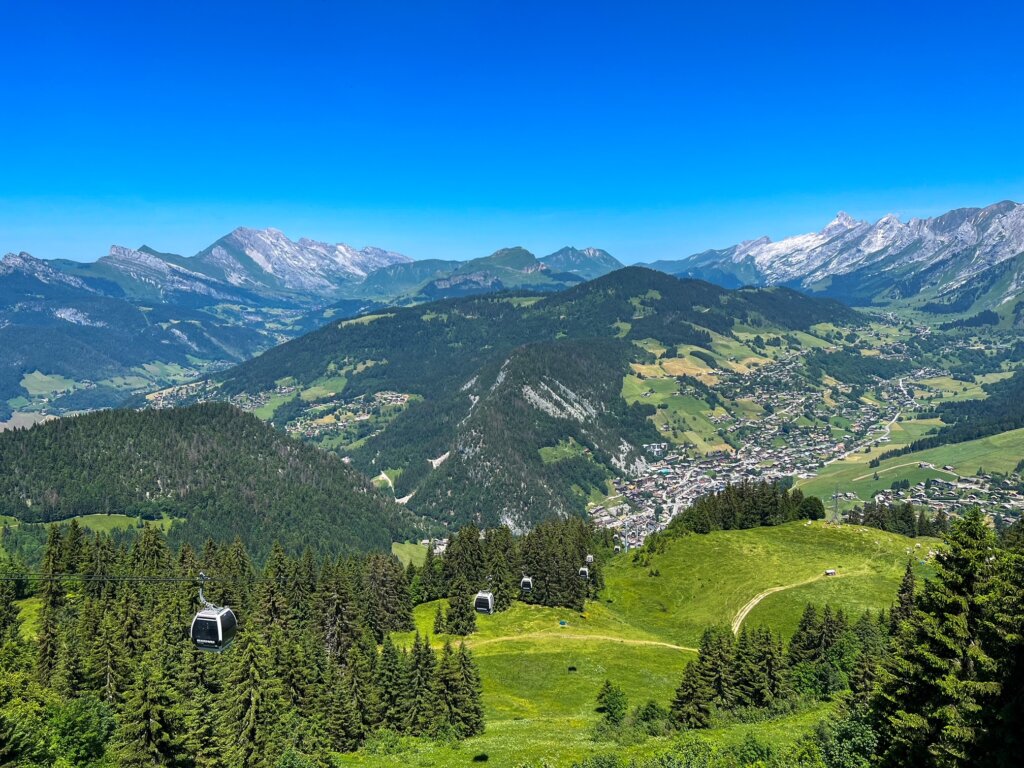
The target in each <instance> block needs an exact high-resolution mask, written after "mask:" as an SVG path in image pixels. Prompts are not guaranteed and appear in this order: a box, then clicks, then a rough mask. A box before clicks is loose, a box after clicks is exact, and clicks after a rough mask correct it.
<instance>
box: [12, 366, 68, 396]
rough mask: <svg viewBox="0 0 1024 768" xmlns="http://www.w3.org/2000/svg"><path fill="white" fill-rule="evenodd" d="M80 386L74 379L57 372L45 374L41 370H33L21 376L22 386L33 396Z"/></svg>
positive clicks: (66, 390) (65, 390)
mask: <svg viewBox="0 0 1024 768" xmlns="http://www.w3.org/2000/svg"><path fill="white" fill-rule="evenodd" d="M77 387H78V383H77V382H76V381H75V380H74V379H67V378H65V377H63V376H58V375H57V374H52V375H49V374H45V373H43V372H41V371H32V373H26V374H25V375H24V376H22V377H21V388H22V389H24V390H25V391H26V392H28V393H29V395H31V396H32V397H36V396H38V395H51V394H53V393H55V392H70V391H72V390H73V389H76V388H77Z"/></svg>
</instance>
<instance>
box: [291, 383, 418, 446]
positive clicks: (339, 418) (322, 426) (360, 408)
mask: <svg viewBox="0 0 1024 768" xmlns="http://www.w3.org/2000/svg"><path fill="white" fill-rule="evenodd" d="M408 403H409V395H407V394H403V393H401V392H390V391H385V392H375V393H373V394H372V395H359V396H358V397H355V398H352V399H350V400H343V399H340V398H338V399H334V400H329V401H327V402H318V403H317V404H316V405H313V406H311V407H310V408H308V409H306V410H305V411H303V412H302V414H301V415H299V417H298V418H296V419H294V420H292V421H289V422H288V424H286V425H285V431H287V432H288V434H290V435H295V436H298V437H302V438H305V439H307V440H322V439H323V438H325V437H331V436H333V435H340V434H344V433H345V432H348V431H350V430H352V429H353V428H355V427H358V425H359V424H361V423H363V422H369V421H372V420H373V419H374V418H375V417H379V416H381V415H382V414H389V415H392V416H395V415H397V414H398V413H399V412H400V411H401V410H402V409H404V408H405V406H406V405H408Z"/></svg>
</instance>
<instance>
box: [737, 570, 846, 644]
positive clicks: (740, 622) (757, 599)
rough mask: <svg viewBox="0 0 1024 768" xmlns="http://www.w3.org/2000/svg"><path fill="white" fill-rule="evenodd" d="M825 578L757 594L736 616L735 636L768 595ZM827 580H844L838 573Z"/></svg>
mask: <svg viewBox="0 0 1024 768" xmlns="http://www.w3.org/2000/svg"><path fill="white" fill-rule="evenodd" d="M824 578H826V577H825V576H824V575H822V576H815V577H814V578H813V579H805V580H804V581H798V582H797V583H796V584H783V585H782V586H781V587H772V588H771V589H766V590H765V591H764V592H759V593H757V594H756V595H754V596H753V597H752V598H750V600H748V601H747V604H746V605H744V606H743V607H742V608H740V610H739V613H737V614H736V618H734V619H733V620H732V632H733V634H734V635H735V634H739V631H740V627H741V626H742V625H743V620H744V619H745V618H747V614H749V613H750V612H751V611H752V610H754V609H755V608H756V607H757V604H758V603H760V602H761V601H762V600H764V599H765V598H766V597H768V595H774V594H775V593H776V592H782V591H783V590H785V589H793V588H794V587H802V586H804V585H805V584H811V583H813V582H815V581H821V580H822V579H824ZM827 578H830V579H839V578H842V575H841V574H838V573H837V574H836V575H835V576H829V577H827Z"/></svg>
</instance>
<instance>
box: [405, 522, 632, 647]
mask: <svg viewBox="0 0 1024 768" xmlns="http://www.w3.org/2000/svg"><path fill="white" fill-rule="evenodd" d="M611 537H612V535H611V533H610V532H609V531H605V530H600V531H599V530H597V529H595V528H594V527H593V526H591V525H590V524H588V523H586V522H584V521H583V520H582V519H579V518H569V519H566V520H549V521H547V522H544V523H541V524H540V525H538V526H537V527H536V528H534V529H533V530H531V531H530V532H529V533H527V534H526V535H525V536H520V537H516V536H513V535H512V532H511V531H510V530H509V529H508V528H507V527H504V526H502V527H499V528H491V529H489V530H487V531H486V532H484V533H481V531H480V529H478V528H477V527H476V526H473V525H468V526H465V527H463V528H461V529H460V530H459V532H458V533H457V534H455V535H454V536H453V537H452V539H451V541H450V542H449V544H448V547H447V549H446V550H445V552H444V553H443V554H442V555H440V556H435V555H434V553H433V550H430V551H429V552H428V553H427V560H426V562H425V563H424V564H423V567H422V568H420V569H413V575H412V576H411V579H410V581H411V591H412V596H413V601H414V602H416V603H425V602H429V601H431V600H437V599H439V598H445V597H447V598H448V599H449V603H451V605H450V606H449V611H452V610H458V609H461V606H458V607H456V606H455V603H454V601H458V600H461V599H462V597H463V596H464V595H470V594H471V593H474V592H476V591H477V590H486V591H489V592H491V593H492V594H493V595H494V610H495V611H496V612H497V611H503V610H505V609H507V608H508V607H509V606H510V605H511V604H512V600H513V599H517V600H521V601H523V602H525V603H529V604H531V605H544V606H548V607H558V606H560V607H564V608H572V609H574V610H577V611H582V610H583V606H584V601H585V600H587V599H589V598H593V597H596V596H597V593H598V592H599V591H600V590H601V588H602V587H603V586H604V577H603V575H602V569H601V563H602V561H603V560H604V558H605V557H607V556H608V554H609V553H610V552H611V548H612V546H613V542H612V538H611ZM588 555H589V556H590V561H589V562H588V560H587V556H588ZM583 567H586V568H587V574H586V578H581V575H580V569H581V568H583ZM524 577H528V578H529V579H530V587H529V590H528V591H524V589H523V585H522V579H523V578H524ZM439 610H443V609H439ZM438 626H448V625H447V624H443V625H438ZM450 634H468V632H462V631H460V632H454V633H450Z"/></svg>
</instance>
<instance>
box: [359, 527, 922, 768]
mask: <svg viewBox="0 0 1024 768" xmlns="http://www.w3.org/2000/svg"><path fill="white" fill-rule="evenodd" d="M416 546H417V545H410V544H397V545H394V548H395V552H396V554H398V555H399V556H400V557H402V556H403V553H406V552H408V551H409V549H410V548H413V547H416ZM913 546H914V542H912V541H911V540H909V539H905V538H903V537H900V536H895V535H893V534H887V533H883V532H881V531H876V530H873V529H867V528H859V527H856V526H844V527H842V528H835V527H832V526H827V525H825V524H824V523H820V522H818V523H814V524H813V525H809V526H805V525H804V524H803V523H791V524H787V525H783V526H779V527H776V528H756V529H753V530H747V531H721V532H716V533H712V534H709V535H707V536H696V535H694V536H688V537H684V538H682V539H678V540H675V541H673V542H670V543H669V545H668V547H667V549H666V551H665V552H664V553H663V554H660V555H653V556H652V557H651V562H650V564H649V565H648V566H645V567H640V566H637V565H634V564H633V562H632V556H631V555H629V554H625V555H619V556H617V557H614V558H612V559H611V561H610V562H608V563H606V565H605V582H606V588H605V591H604V592H603V594H602V599H601V600H600V601H596V602H591V603H588V605H587V607H586V610H585V612H584V613H582V614H580V613H576V612H574V611H570V610H565V609H553V608H540V607H536V606H528V605H525V604H522V603H515V604H513V606H512V608H511V609H509V610H508V611H506V612H504V613H500V614H495V615H493V616H484V615H481V616H478V617H477V627H478V630H477V632H476V633H475V634H473V635H471V636H470V637H469V638H468V640H467V645H468V646H469V648H470V649H471V650H472V652H473V655H474V657H475V659H476V660H477V662H478V664H479V666H480V672H481V676H482V679H483V685H484V706H485V709H486V713H487V731H486V733H484V734H483V735H482V736H478V737H475V738H473V739H469V740H468V741H466V742H463V743H462V744H458V745H454V746H445V745H436V744H431V743H429V742H419V741H413V742H410V743H409V744H408V745H407V749H406V750H404V751H402V752H401V753H400V754H396V755H371V754H367V753H366V752H361V753H358V754H355V755H345V756H342V757H341V764H342V765H366V766H381V767H385V766H386V767H391V766H395V767H396V768H397V767H398V766H411V767H418V766H470V765H473V764H479V763H481V762H484V761H487V762H489V763H491V764H493V765H501V766H518V765H523V764H534V765H538V766H539V765H541V764H545V765H548V766H551V768H556V767H560V766H568V765H571V764H572V763H573V762H575V761H578V760H580V759H582V758H584V757H586V756H588V755H593V754H598V753H607V752H615V753H617V754H619V755H620V756H622V757H626V758H632V757H641V756H644V755H649V754H655V753H657V752H659V751H662V750H665V749H666V748H668V746H669V745H670V741H669V740H667V739H651V740H649V741H647V742H645V743H643V744H640V745H636V746H630V747H621V746H616V745H614V744H609V743H606V742H595V741H594V740H593V739H592V735H593V728H594V726H595V724H596V723H597V721H598V718H599V715H598V714H597V713H596V712H595V711H594V707H595V703H594V697H595V696H596V694H597V691H598V689H599V688H600V686H601V684H602V683H603V681H604V680H606V679H611V680H612V681H614V682H615V683H617V684H618V685H620V686H622V687H623V688H624V689H625V690H626V692H627V695H628V696H629V700H630V705H631V706H632V705H636V704H641V703H643V702H645V701H648V700H650V699H654V700H655V701H658V702H660V703H661V704H663V705H667V704H668V703H669V701H670V700H671V697H672V695H673V692H674V690H675V688H676V686H677V685H678V683H679V679H680V676H681V675H682V671H683V668H684V667H685V665H686V663H687V662H688V661H690V660H691V659H693V658H694V657H695V652H694V648H695V646H696V645H698V643H699V640H700V635H701V633H702V632H703V630H704V628H705V627H706V626H707V625H709V624H726V625H731V624H733V623H734V622H735V620H736V618H737V615H738V614H739V613H740V612H741V611H742V610H743V609H744V608H747V607H749V606H750V605H751V603H754V605H753V607H752V608H750V610H749V613H748V614H747V615H746V619H745V621H746V622H748V623H751V624H755V625H756V624H766V625H768V626H770V627H772V628H773V629H775V630H777V631H780V632H783V633H784V634H786V635H787V636H788V635H789V634H791V633H792V631H793V629H794V627H795V625H796V622H797V620H798V618H799V613H800V611H802V610H803V607H804V604H805V603H806V602H807V600H813V601H822V600H828V601H829V602H830V603H831V604H832V605H834V606H836V607H838V608H843V609H844V610H847V611H849V612H851V613H853V614H856V613H857V612H859V611H860V610H862V609H864V608H874V609H878V608H882V607H888V606H889V604H890V603H891V602H892V600H893V597H894V596H895V593H896V588H897V585H898V583H899V579H900V577H901V576H902V574H903V569H904V567H905V565H906V562H907V558H908V555H907V549H908V547H909V548H911V549H913ZM924 546H925V547H929V546H934V544H933V542H930V541H926V542H924ZM420 551H422V548H420ZM826 568H837V569H838V570H839V575H838V576H837V577H834V578H826V577H824V575H823V572H824V570H825V569H826ZM652 570H656V571H658V572H659V573H660V574H661V575H660V576H651V575H649V574H650V573H651V571H652ZM921 571H922V572H923V573H927V572H928V569H927V568H926V567H923V566H922V567H921ZM796 585H800V586H796ZM776 587H784V589H781V590H779V591H777V592H774V593H772V594H770V595H768V596H766V597H764V598H763V599H761V600H759V601H757V600H756V598H758V596H760V595H761V594H762V593H763V592H765V591H766V590H769V589H772V588H776ZM436 607H437V606H436V603H428V604H426V605H421V606H418V607H417V608H416V610H415V619H416V624H417V627H418V629H419V631H420V632H421V633H422V634H431V633H432V626H433V619H434V612H435V610H436ZM562 622H565V623H564V624H563V623H562ZM395 640H396V642H398V643H400V644H403V645H408V644H409V643H411V641H412V633H405V634H400V635H397V636H396V637H395ZM443 641H444V638H443V637H440V638H438V637H435V638H434V642H435V643H437V644H440V643H443ZM571 668H575V670H574V671H571ZM830 706H831V705H827V704H823V705H821V706H819V707H817V708H815V709H812V710H810V711H805V712H802V713H800V714H797V715H793V716H791V717H786V718H780V719H777V720H772V721H770V722H767V723H761V724H754V725H736V726H731V727H728V728H721V729H715V730H713V731H710V732H709V733H708V734H707V736H708V738H710V739H712V740H714V741H718V742H721V743H737V742H739V741H741V740H742V739H743V738H744V737H745V736H746V735H747V734H748V733H750V732H754V733H755V734H756V735H757V736H758V738H760V739H762V740H765V741H769V742H771V743H773V744H775V745H777V746H784V745H787V744H791V743H792V742H793V741H795V740H796V739H797V738H799V737H800V736H801V735H802V734H804V733H806V732H807V731H808V730H809V729H810V728H812V727H813V725H814V724H815V723H816V722H818V721H819V720H821V719H822V718H824V717H826V716H827V715H828V713H829V711H830Z"/></svg>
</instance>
